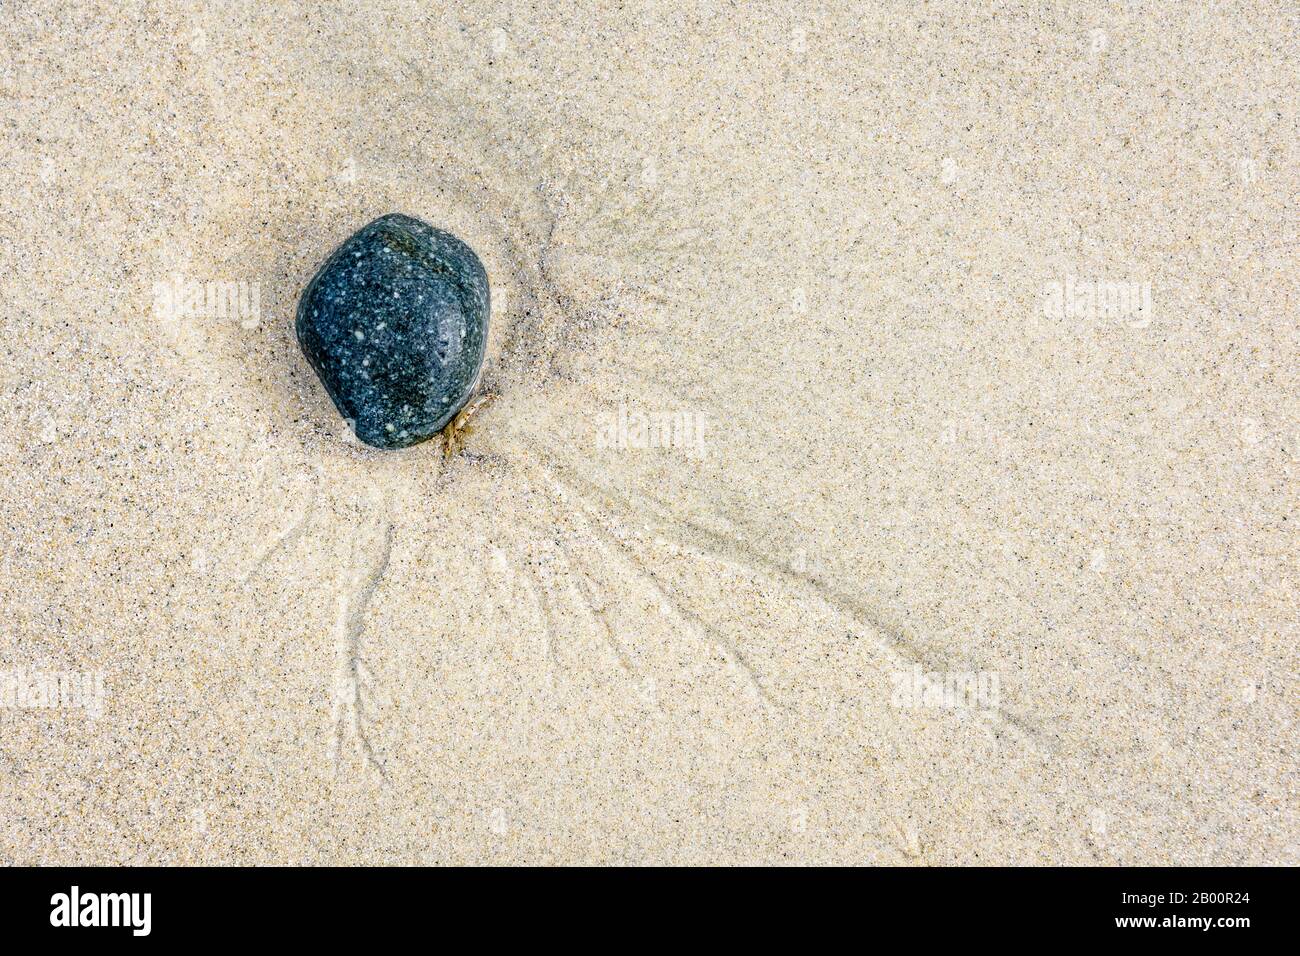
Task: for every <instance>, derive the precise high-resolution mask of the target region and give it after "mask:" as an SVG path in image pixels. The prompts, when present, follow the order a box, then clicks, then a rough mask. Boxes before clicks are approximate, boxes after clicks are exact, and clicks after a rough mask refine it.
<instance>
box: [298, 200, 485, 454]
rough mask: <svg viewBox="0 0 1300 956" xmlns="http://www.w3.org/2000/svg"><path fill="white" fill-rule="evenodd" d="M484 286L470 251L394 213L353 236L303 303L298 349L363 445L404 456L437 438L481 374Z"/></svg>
mask: <svg viewBox="0 0 1300 956" xmlns="http://www.w3.org/2000/svg"><path fill="white" fill-rule="evenodd" d="M488 313H489V299H488V278H487V272H486V271H485V270H484V269H483V264H482V263H481V262H479V258H478V256H476V255H475V254H474V250H472V249H471V248H470V247H469V246H467V245H465V243H463V242H461V241H460V240H459V239H457V238H456V237H455V236H453V235H451V234H449V233H446V232H443V231H442V230H441V229H435V228H433V227H432V226H430V225H429V224H428V223H425V222H422V221H420V220H419V219H415V218H413V217H411V216H403V215H400V214H398V213H390V214H389V215H387V216H381V217H380V218H379V219H376V220H375V221H374V222H372V223H370V224H369V225H368V226H365V227H364V228H362V229H361V230H359V231H358V232H356V233H354V234H353V235H352V237H351V238H349V239H348V240H347V241H346V242H344V243H343V244H342V245H341V246H339V247H338V249H336V250H334V253H333V254H332V255H331V256H330V257H329V259H327V260H326V261H325V264H324V265H323V266H321V267H320V270H319V271H318V272H317V273H316V276H315V278H313V279H312V280H311V282H310V283H309V284H308V286H307V288H306V289H305V290H304V291H303V294H302V299H301V301H299V303H298V321H297V331H298V344H299V345H300V346H302V350H303V353H304V354H305V355H306V356H307V360H308V361H309V362H311V365H312V368H314V369H315V370H316V374H317V375H318V376H320V380H321V384H323V385H324V386H325V391H327V392H329V396H330V398H332V399H333V400H334V405H335V407H336V408H338V410H339V414H341V415H342V416H343V417H344V418H346V419H348V420H350V421H351V422H352V427H353V430H354V431H355V432H356V435H357V438H359V439H361V441H363V442H365V443H366V444H367V445H373V446H374V447H376V448H405V447H407V446H408V445H415V444H418V443H419V442H422V441H427V440H428V439H430V438H432V437H433V436H434V435H436V434H438V432H439V431H441V430H442V429H443V427H444V426H445V425H446V424H447V423H448V422H450V421H451V420H452V418H453V417H455V415H456V413H457V412H459V411H460V410H461V409H462V408H463V407H464V406H465V404H466V402H468V401H469V398H470V395H471V394H472V393H473V391H474V388H475V386H476V385H477V384H478V378H479V373H480V371H481V370H482V367H483V353H484V349H485V347H486V344H487V331H488Z"/></svg>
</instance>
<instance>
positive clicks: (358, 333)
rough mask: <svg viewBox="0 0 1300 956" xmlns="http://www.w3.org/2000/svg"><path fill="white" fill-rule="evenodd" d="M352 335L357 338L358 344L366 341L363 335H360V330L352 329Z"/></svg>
mask: <svg viewBox="0 0 1300 956" xmlns="http://www.w3.org/2000/svg"><path fill="white" fill-rule="evenodd" d="M352 334H353V335H355V336H356V337H357V341H358V342H364V341H365V340H366V337H365V335H364V333H362V331H361V330H360V329H353V330H352Z"/></svg>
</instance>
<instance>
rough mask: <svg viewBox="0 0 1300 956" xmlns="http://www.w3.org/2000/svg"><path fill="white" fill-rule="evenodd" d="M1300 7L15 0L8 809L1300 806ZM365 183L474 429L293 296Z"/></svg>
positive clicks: (508, 840)
mask: <svg viewBox="0 0 1300 956" xmlns="http://www.w3.org/2000/svg"><path fill="white" fill-rule="evenodd" d="M1294 30H1295V21H1294V15H1293V13H1292V12H1291V11H1290V10H1289V8H1288V6H1287V5H1285V4H1282V3H1254V4H1249V5H1244V6H1242V7H1240V8H1229V7H1223V6H1220V7H1219V8H1216V10H1214V11H1206V12H1196V11H1194V10H1190V9H1186V8H1185V7H1184V6H1183V5H1180V4H1172V3H1166V4H1157V5H1153V6H1151V7H1150V8H1148V9H1147V10H1146V11H1144V12H1143V13H1141V14H1137V13H1132V14H1130V13H1124V12H1118V11H1116V10H1114V9H1113V8H1111V7H1110V6H1109V5H1106V4H1100V3H1087V4H1083V5H1079V4H1051V5H1048V6H1047V7H1044V6H1042V5H1041V4H1029V5H1024V6H1018V5H1010V4H1000V5H999V6H998V10H997V11H996V12H995V13H979V12H975V11H972V10H970V9H969V8H968V7H967V6H966V5H964V4H954V3H939V4H925V5H922V6H920V7H917V6H916V5H915V4H911V3H899V4H889V5H884V6H875V7H873V8H871V9H868V10H861V9H857V8H855V7H853V6H852V5H845V4H840V5H833V9H823V8H819V9H813V8H812V7H810V6H802V5H775V4H773V5H769V4H746V5H742V6H740V7H736V6H733V5H729V4H708V3H706V4H703V5H700V4H677V3H633V4H625V5H622V6H621V7H620V8H619V10H618V11H617V12H615V11H611V10H610V9H609V8H608V5H607V4H597V3H578V4H576V5H575V4H562V5H561V4H554V5H542V6H541V7H537V6H525V5H511V4H481V3H470V4H468V5H467V4H457V5H450V6H435V5H432V4H423V3H415V2H376V3H369V2H367V3H359V2H346V3H337V2H336V3H326V4H313V5H303V6H302V8H301V9H300V10H298V11H297V12H296V13H289V12H285V11H283V10H279V9H277V10H275V11H271V10H267V9H263V8H261V7H260V6H259V5H256V4H251V3H249V4H240V3H235V4H233V5H230V6H229V8H227V7H224V6H223V7H221V8H218V7H216V6H215V5H214V6H213V7H212V8H210V9H209V8H207V7H205V6H204V5H202V4H170V3H169V4H165V5H156V4H135V3H130V2H128V3H125V4H113V5H107V4H99V3H78V4H58V3H50V4H41V5H40V9H39V10H37V9H32V8H18V9H16V10H14V11H12V12H11V14H10V16H9V18H8V19H7V20H6V22H5V23H4V24H3V26H0V40H3V46H2V47H0V50H2V51H3V57H2V58H0V97H2V98H3V100H4V102H5V111H4V115H5V117H6V122H5V124H4V132H3V145H4V152H5V160H4V166H5V170H6V180H7V185H8V188H7V189H6V190H4V192H3V198H0V204H3V206H4V210H5V213H6V215H5V217H4V225H3V226H2V227H0V238H2V240H3V241H0V275H3V276H4V279H3V282H4V289H3V292H4V294H3V296H0V301H2V302H3V312H2V313H0V314H2V316H3V326H2V327H3V333H4V335H3V343H4V347H3V349H0V394H2V395H3V397H4V404H5V408H6V412H7V413H6V414H5V415H4V416H3V417H2V418H0V435H2V437H3V440H2V441H0V505H2V506H3V513H4V524H5V534H4V539H3V545H2V548H0V607H2V608H3V609H4V611H5V614H6V617H7V621H8V623H7V626H6V627H4V628H3V629H0V679H2V680H0V859H4V860H7V861H10V862H16V863H68V864H71V863H94V864H111V863H171V864H197V863H307V864H317V863H379V864H408V863H436V864H462V863H535V864H540V863H558V864H569V863H674V864H676V863H683V864H684V863H830V862H841V863H872V864H923V865H924V864H948V863H962V864H988V863H1025V864H1065V863H1082V864H1136V863H1146V864H1157V863H1182V864H1192V863H1206V864H1210V863H1213V864H1236V863H1295V862H1297V860H1296V845H1297V844H1296V834H1297V812H1296V810H1297V808H1296V801H1295V786H1296V761H1295V754H1296V752H1297V739H1296V730H1295V727H1296V700H1297V696H1296V683H1295V675H1296V673H1297V664H1298V663H1300V661H1298V660H1297V641H1296V636H1297V633H1296V613H1295V582H1296V571H1297V566H1296V538H1295V531H1294V525H1295V515H1294V510H1295V508H1294V506H1295V501H1296V474H1297V469H1298V468H1300V452H1298V451H1297V449H1298V448H1300V422H1298V419H1297V411H1298V408H1297V397H1296V396H1297V394H1298V392H1297V387H1296V386H1297V382H1296V371H1295V369H1296V362H1295V356H1296V349H1297V338H1298V334H1297V329H1298V327H1300V325H1298V323H1297V317H1296V303H1297V281H1296V275H1297V274H1296V269H1295V249H1296V227H1297V219H1296V213H1295V201H1294V197H1295V196H1296V195H1297V193H1298V191H1300V190H1298V189H1297V186H1298V185H1300V181H1298V179H1297V175H1296V169H1297V165H1296V160H1297V155H1296V153H1297V140H1296V136H1295V130H1296V124H1297V114H1296V103H1297V101H1298V99H1297V96H1296V75H1297V62H1296V59H1297V55H1296V51H1295V49H1294V44H1293V43H1289V37H1291V36H1293V35H1294ZM390 211H400V212H405V213H408V214H411V215H416V216H419V217H421V218H423V219H425V220H427V221H429V222H430V223H432V224H434V225H436V226H438V227H440V228H443V229H446V230H448V231H451V232H453V233H454V234H456V235H457V236H459V237H460V238H462V239H463V240H465V241H466V242H468V243H469V244H470V245H471V246H472V247H473V248H474V249H475V250H476V251H477V252H478V254H479V256H480V257H481V258H482V260H483V262H484V264H485V266H486V268H487V270H488V273H489V276H490V277H491V281H492V295H493V315H492V329H491V334H490V340H489V354H488V362H487V365H486V368H485V373H484V385H485V387H486V388H489V389H491V390H492V392H494V393H495V396H496V397H495V398H494V399H493V401H491V402H490V403H489V404H488V405H486V406H485V407H484V408H483V409H482V410H481V411H480V412H479V413H478V414H477V415H476V416H475V420H474V422H475V430H474V432H473V434H472V435H470V436H469V438H468V439H467V442H466V447H465V450H464V452H463V454H461V455H459V456H457V457H456V458H455V459H453V460H452V461H451V462H444V461H443V459H442V455H441V449H440V448H439V447H438V443H437V442H432V443H428V444H425V445H421V446H417V447H415V448H412V449H409V450H406V451H402V452H380V451H375V450H372V449H368V448H366V447H364V446H360V445H358V444H356V443H355V442H354V441H350V440H348V436H347V433H346V430H345V427H344V425H343V423H342V422H341V421H340V419H339V417H338V415H337V413H336V412H335V410H334V408H333V406H332V405H331V404H330V402H329V399H328V398H327V397H326V395H325V393H324V391H323V389H322V388H321V387H320V384H319V382H318V381H317V380H316V378H315V376H314V374H313V373H312V371H311V369H310V368H309V366H308V365H307V363H306V361H305V360H304V358H303V356H302V355H301V353H300V352H299V350H298V347H297V344H296V342H295V340H294V334H293V327H292V324H293V314H294V309H295V307H296V304H297V299H298V296H299V294H300V292H301V290H302V288H303V285H304V284H305V283H306V281H307V280H308V279H309V278H310V277H311V275H312V273H313V272H314V270H315V269H316V267H317V266H318V265H319V264H320V262H321V261H322V260H323V259H324V257H325V256H326V255H327V254H328V253H329V251H330V250H331V249H333V248H334V246H335V245H337V243H339V242H340V241H342V240H343V239H344V238H345V237H346V236H347V235H348V234H349V233H351V232H352V231H353V230H355V229H356V228H358V227H360V226H361V225H363V224H364V223H366V222H368V221H369V220H370V219H372V218H374V217H376V216H378V215H381V214H383V213H387V212H390ZM176 290H181V293H180V294H179V295H177V294H176ZM196 290H197V291H196ZM187 304H188V305H189V306H190V307H186V306H187ZM57 675H64V678H65V679H64V682H63V687H62V688H59V685H58V680H57ZM50 687H54V688H55V690H54V692H53V700H51V699H50V694H49V693H47V691H48V690H49V688H50Z"/></svg>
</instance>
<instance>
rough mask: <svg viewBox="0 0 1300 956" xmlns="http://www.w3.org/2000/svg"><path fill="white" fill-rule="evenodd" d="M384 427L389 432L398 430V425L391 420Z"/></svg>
mask: <svg viewBox="0 0 1300 956" xmlns="http://www.w3.org/2000/svg"><path fill="white" fill-rule="evenodd" d="M384 429H385V430H386V431H388V432H395V431H397V426H396V425H394V424H393V423H392V422H389V423H388V424H387V425H385V426H384Z"/></svg>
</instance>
